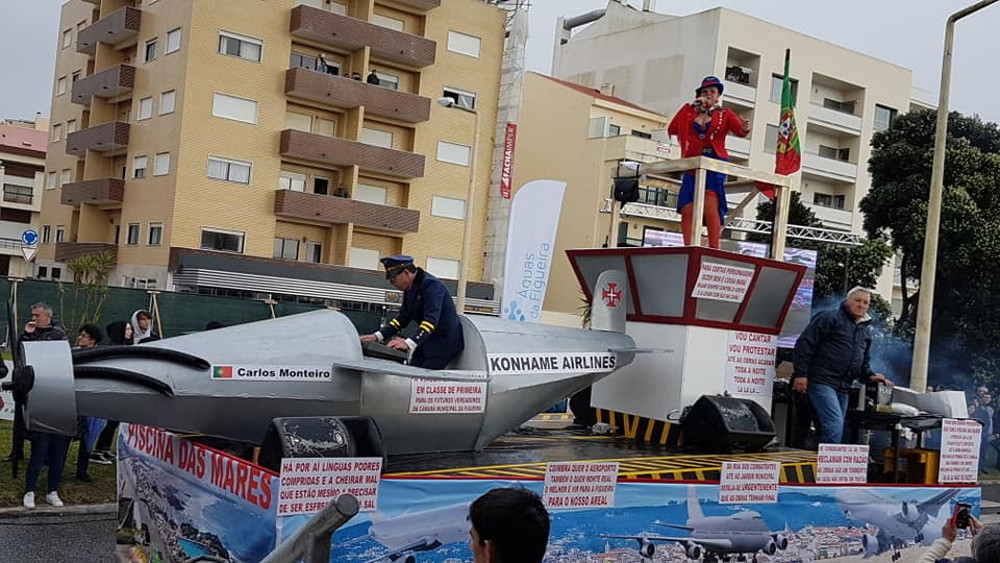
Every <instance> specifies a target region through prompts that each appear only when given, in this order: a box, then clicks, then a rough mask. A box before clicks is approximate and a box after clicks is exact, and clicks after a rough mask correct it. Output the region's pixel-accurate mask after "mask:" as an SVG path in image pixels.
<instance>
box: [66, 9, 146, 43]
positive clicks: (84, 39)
mask: <svg viewBox="0 0 1000 563" xmlns="http://www.w3.org/2000/svg"><path fill="white" fill-rule="evenodd" d="M141 22H142V11H141V10H138V9H136V8H133V7H131V6H125V7H124V8H121V9H119V10H115V11H114V12H111V13H110V14H108V15H107V16H104V17H103V18H101V19H99V20H97V21H96V22H94V23H92V24H91V25H89V26H87V27H85V28H83V29H82V30H80V33H78V34H77V38H76V52H77V53H86V54H88V55H93V54H94V53H96V52H97V44H98V43H104V44H105V45H111V46H113V47H116V48H117V47H119V46H125V43H126V42H129V41H133V40H135V38H136V37H137V36H138V35H139V25H140V23H141Z"/></svg>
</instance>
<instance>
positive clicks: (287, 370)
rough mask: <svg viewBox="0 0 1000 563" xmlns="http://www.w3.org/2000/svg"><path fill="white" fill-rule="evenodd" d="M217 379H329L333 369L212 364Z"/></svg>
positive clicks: (331, 376) (213, 376)
mask: <svg viewBox="0 0 1000 563" xmlns="http://www.w3.org/2000/svg"><path fill="white" fill-rule="evenodd" d="M212 379H213V380H218V381H331V380H333V371H332V370H331V368H328V367H319V366H260V365H257V366H249V365H243V366H238V365H219V366H212Z"/></svg>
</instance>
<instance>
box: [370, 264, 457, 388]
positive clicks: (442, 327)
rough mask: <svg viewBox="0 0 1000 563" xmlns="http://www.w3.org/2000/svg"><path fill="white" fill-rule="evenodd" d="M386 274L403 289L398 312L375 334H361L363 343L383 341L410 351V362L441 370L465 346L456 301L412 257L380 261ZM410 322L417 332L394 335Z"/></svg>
mask: <svg viewBox="0 0 1000 563" xmlns="http://www.w3.org/2000/svg"><path fill="white" fill-rule="evenodd" d="M380 262H382V265H383V266H384V267H385V277H386V279H388V280H389V283H391V284H392V285H393V287H395V288H396V289H398V290H400V291H402V292H403V306H402V308H401V309H400V311H399V315H398V316H396V317H395V318H394V319H392V320H391V321H389V324H387V325H385V326H383V327H382V328H380V329H379V330H378V331H377V332H375V333H374V334H366V335H364V336H362V337H361V341H362V342H385V340H386V339H388V340H389V342H388V346H389V347H390V348H395V349H396V350H402V351H404V352H408V353H409V354H410V362H409V364H410V365H412V366H417V367H422V368H427V369H444V368H446V367H448V364H449V363H451V361H452V360H453V359H455V358H456V357H457V356H458V355H459V354H460V353H461V352H462V350H463V349H464V348H465V340H464V339H463V337H462V325H461V324H460V322H459V320H458V313H457V311H456V310H455V302H454V301H452V300H451V294H449V293H448V288H447V287H445V286H444V284H443V283H441V280H439V279H437V278H436V277H434V276H432V275H431V274H429V273H427V272H425V271H424V270H423V269H422V268H418V267H416V266H414V265H413V258H410V257H409V256H404V255H398V256H389V257H386V258H383V259H382V260H380ZM410 321H415V322H417V323H418V326H417V332H416V333H414V334H413V336H410V337H408V338H402V337H399V336H396V335H397V333H399V332H400V331H401V330H403V329H405V328H406V326H407V325H408V324H410Z"/></svg>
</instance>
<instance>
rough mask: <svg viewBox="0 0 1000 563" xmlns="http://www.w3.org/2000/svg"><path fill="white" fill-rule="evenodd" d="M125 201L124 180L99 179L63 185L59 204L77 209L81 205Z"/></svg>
mask: <svg viewBox="0 0 1000 563" xmlns="http://www.w3.org/2000/svg"><path fill="white" fill-rule="evenodd" d="M124 199H125V180H122V179H121V178H101V179H98V180H86V181H84V182H73V183H71V184H63V187H62V193H61V194H60V196H59V202H60V203H62V204H63V205H72V206H74V207H78V206H79V205H80V204H81V203H90V204H93V205H109V204H115V203H121V202H122V201H123V200H124Z"/></svg>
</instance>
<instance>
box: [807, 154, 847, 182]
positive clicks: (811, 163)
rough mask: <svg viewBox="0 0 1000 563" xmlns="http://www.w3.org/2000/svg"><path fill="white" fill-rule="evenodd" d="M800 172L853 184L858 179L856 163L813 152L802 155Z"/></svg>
mask: <svg viewBox="0 0 1000 563" xmlns="http://www.w3.org/2000/svg"><path fill="white" fill-rule="evenodd" d="M802 172H803V173H804V174H813V175H815V176H818V177H820V178H825V179H830V180H837V181H839V182H846V183H849V184H853V183H855V182H857V180H858V165H857V164H853V163H851V162H846V161H843V160H836V159H833V158H826V157H823V156H820V155H818V154H816V153H814V152H806V153H803V155H802Z"/></svg>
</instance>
